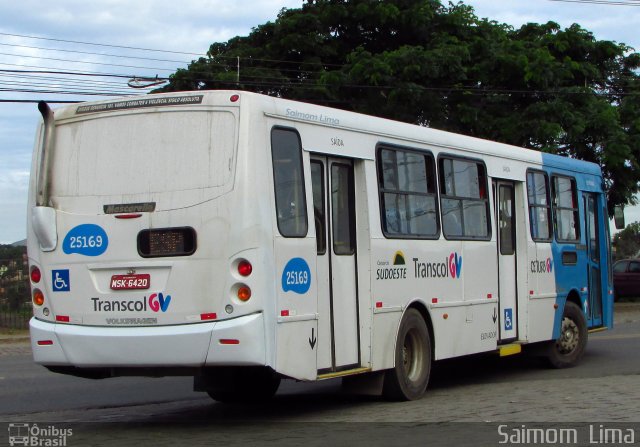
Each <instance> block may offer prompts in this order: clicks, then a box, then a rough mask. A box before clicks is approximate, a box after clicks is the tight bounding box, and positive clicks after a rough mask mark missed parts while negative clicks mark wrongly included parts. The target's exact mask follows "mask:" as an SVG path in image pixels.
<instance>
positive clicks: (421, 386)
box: [382, 309, 431, 400]
mask: <svg viewBox="0 0 640 447" xmlns="http://www.w3.org/2000/svg"><path fill="white" fill-rule="evenodd" d="M430 374H431V337H430V336H429V330H428V329H427V325H426V323H425V321H424V318H422V315H421V314H420V312H418V311H417V310H416V309H409V310H407V312H406V313H405V315H404V317H403V318H402V322H401V323H400V330H399V331H398V338H397V340H396V349H395V367H394V368H392V369H389V370H387V371H386V372H385V377H384V386H383V388H382V393H383V395H384V396H385V397H386V398H388V399H392V400H416V399H420V398H421V397H422V396H423V395H424V392H425V390H426V389H427V385H428V384H429V376H430Z"/></svg>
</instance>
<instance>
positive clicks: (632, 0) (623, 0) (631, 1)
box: [549, 0, 640, 6]
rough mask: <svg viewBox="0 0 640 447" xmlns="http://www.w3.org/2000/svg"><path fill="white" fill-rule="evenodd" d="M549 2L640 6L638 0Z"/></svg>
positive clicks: (551, 0)
mask: <svg viewBox="0 0 640 447" xmlns="http://www.w3.org/2000/svg"><path fill="white" fill-rule="evenodd" d="M549 1H550V2H564V3H583V4H594V5H608V6H640V2H638V0H614V1H609V0H549Z"/></svg>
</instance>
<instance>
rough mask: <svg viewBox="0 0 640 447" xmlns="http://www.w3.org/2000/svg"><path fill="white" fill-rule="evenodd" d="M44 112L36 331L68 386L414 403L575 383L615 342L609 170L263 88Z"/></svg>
mask: <svg viewBox="0 0 640 447" xmlns="http://www.w3.org/2000/svg"><path fill="white" fill-rule="evenodd" d="M39 108H40V111H41V112H42V115H43V123H42V125H41V126H40V128H39V131H38V135H37V141H36V147H35V151H34V157H33V165H32V176H31V182H30V192H29V219H28V252H29V262H30V269H31V270H30V272H31V283H32V298H33V303H34V306H33V308H34V317H33V319H32V320H31V323H30V326H31V338H32V347H33V354H34V358H35V361H36V362H37V363H39V364H42V365H44V366H46V367H47V368H49V369H50V370H52V371H55V372H59V373H65V374H72V375H77V376H82V377H93V378H105V377H113V376H122V375H150V376H161V375H192V376H194V377H195V388H196V389H197V390H200V391H207V392H208V393H209V394H210V395H211V396H212V397H213V398H214V399H217V400H223V401H224V400H240V399H248V398H266V397H270V396H272V395H273V394H274V393H275V392H276V390H277V388H278V385H279V383H280V379H281V378H292V379H296V380H302V381H315V380H321V379H327V378H334V377H347V376H349V377H350V380H349V381H350V382H353V383H358V382H360V384H366V385H367V387H368V388H369V390H374V391H380V392H383V393H384V394H385V395H386V396H389V397H391V398H396V399H416V398H419V397H420V396H422V394H423V393H424V391H425V389H426V386H427V383H428V380H429V371H430V368H431V363H432V361H437V360H440V359H447V358H452V357H458V356H464V355H468V354H474V353H481V352H497V353H500V354H501V355H508V354H513V353H518V352H520V351H521V350H522V349H523V347H525V349H526V347H528V346H531V347H536V348H538V350H539V352H542V353H543V354H545V355H546V356H547V357H548V359H549V361H550V363H551V364H552V365H553V366H556V367H564V366H571V365H573V364H575V363H576V362H577V361H578V360H579V359H580V357H581V355H582V354H583V352H584V349H585V346H586V342H587V334H588V331H589V330H590V329H605V328H607V327H609V328H610V327H612V324H613V321H612V309H613V299H612V297H613V294H612V287H611V280H610V273H609V272H610V261H609V257H608V241H609V236H608V225H607V221H606V215H607V213H606V208H605V207H606V200H605V195H604V191H603V181H602V176H601V171H600V168H599V167H598V166H596V165H594V164H591V163H586V162H581V161H576V160H570V159H567V158H563V157H559V156H554V155H548V154H542V153H539V152H535V151H531V150H526V149H522V148H517V147H513V146H508V145H505V144H500V143H495V142H490V141H485V140H480V139H476V138H470V137H466V136H461V135H456V134H453V133H447V132H442V131H438V130H434V129H430V128H425V127H420V126H414V125H409V124H403V123H399V122H394V121H389V120H385V119H380V118H374V117H371V116H364V115H360V114H356V113H351V112H345V111H341V110H334V109H330V108H324V107H319V106H315V105H311V104H305V103H299V102H293V101H288V100H283V99H278V98H272V97H267V96H263V95H258V94H253V93H245V92H230V91H206V92H205V91H199V92H184V93H172V94H159V95H150V96H143V97H136V98H134V99H130V98H129V99H120V100H111V101H101V102H92V103H83V104H80V105H73V106H68V107H64V108H60V109H57V110H56V111H55V112H53V111H52V110H51V109H50V108H49V107H48V105H47V104H45V103H40V105H39Z"/></svg>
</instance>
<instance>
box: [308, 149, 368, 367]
mask: <svg viewBox="0 0 640 447" xmlns="http://www.w3.org/2000/svg"><path fill="white" fill-rule="evenodd" d="M311 180H312V188H313V205H314V220H315V227H316V240H317V253H318V254H317V256H318V257H317V264H316V265H317V278H318V341H317V343H318V357H317V367H318V374H319V375H321V374H326V373H331V372H337V371H344V370H348V369H352V368H355V367H357V366H359V363H360V352H359V331H358V327H359V321H358V287H357V283H356V222H355V191H354V178H353V162H352V161H350V160H347V159H339V158H327V157H319V156H314V157H312V160H311Z"/></svg>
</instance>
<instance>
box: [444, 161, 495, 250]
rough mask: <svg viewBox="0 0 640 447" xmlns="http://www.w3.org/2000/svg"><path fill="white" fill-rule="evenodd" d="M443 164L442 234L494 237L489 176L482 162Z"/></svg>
mask: <svg viewBox="0 0 640 447" xmlns="http://www.w3.org/2000/svg"><path fill="white" fill-rule="evenodd" d="M439 163H440V166H439V167H440V208H441V210H442V231H443V233H444V236H445V237H446V238H447V239H481V240H488V239H490V238H491V234H490V230H489V229H490V221H489V198H488V197H487V176H486V173H485V167H484V165H483V164H482V163H481V162H477V161H475V160H468V159H457V158H449V157H443V158H440V160H439Z"/></svg>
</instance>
